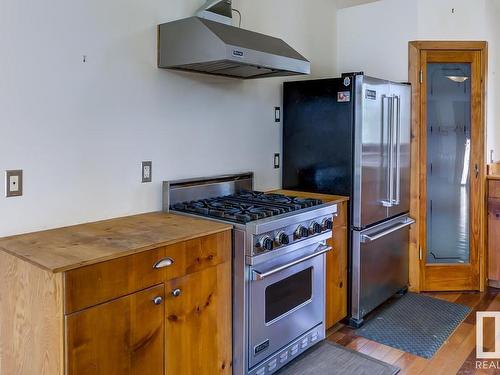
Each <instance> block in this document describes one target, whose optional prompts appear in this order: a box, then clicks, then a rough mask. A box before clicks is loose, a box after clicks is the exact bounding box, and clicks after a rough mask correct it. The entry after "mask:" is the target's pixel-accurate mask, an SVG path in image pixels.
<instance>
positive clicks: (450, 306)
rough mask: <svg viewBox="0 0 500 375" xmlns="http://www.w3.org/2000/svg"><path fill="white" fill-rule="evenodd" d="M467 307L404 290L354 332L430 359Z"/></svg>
mask: <svg viewBox="0 0 500 375" xmlns="http://www.w3.org/2000/svg"><path fill="white" fill-rule="evenodd" d="M470 312H471V309H470V308H469V307H467V306H464V305H460V304H458V303H452V302H448V301H443V300H440V299H437V298H432V297H428V296H424V295H422V294H415V293H408V294H406V295H404V296H402V297H401V298H399V299H394V300H392V301H389V302H388V303H387V304H386V305H385V306H382V307H381V308H380V310H378V311H375V313H373V314H372V315H371V316H369V317H368V319H367V320H366V322H365V324H364V326H362V327H361V328H359V329H357V330H356V335H358V336H362V337H365V338H367V339H369V340H373V341H376V342H378V343H381V344H385V345H388V346H392V347H393V348H396V349H400V350H403V351H405V352H408V353H412V354H415V355H418V356H420V357H424V358H427V359H428V358H432V357H433V356H434V354H435V353H436V352H437V351H438V350H439V348H440V347H441V346H442V345H443V344H444V343H445V342H446V340H447V339H448V337H449V336H450V335H451V334H452V333H453V332H454V331H455V329H456V328H457V327H458V325H459V324H460V323H462V321H463V320H464V319H465V318H466V317H467V315H469V313H470Z"/></svg>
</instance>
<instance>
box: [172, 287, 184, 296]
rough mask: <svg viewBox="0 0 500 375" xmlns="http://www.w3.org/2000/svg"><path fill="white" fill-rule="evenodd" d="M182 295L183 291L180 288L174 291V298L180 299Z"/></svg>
mask: <svg viewBox="0 0 500 375" xmlns="http://www.w3.org/2000/svg"><path fill="white" fill-rule="evenodd" d="M181 294H182V291H181V290H180V289H179V288H177V289H174V290H172V295H173V296H174V297H179V296H180V295H181Z"/></svg>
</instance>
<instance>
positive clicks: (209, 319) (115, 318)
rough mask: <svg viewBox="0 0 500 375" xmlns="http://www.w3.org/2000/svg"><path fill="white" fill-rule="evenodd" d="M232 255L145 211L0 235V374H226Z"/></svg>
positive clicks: (213, 232)
mask: <svg viewBox="0 0 500 375" xmlns="http://www.w3.org/2000/svg"><path fill="white" fill-rule="evenodd" d="M152 241H153V242H152ZM154 244H157V246H154ZM30 246H35V247H37V251H33V256H32V255H31V254H30V252H31V248H30ZM134 248H137V249H141V250H138V251H137V252H133V249H134ZM124 252H125V254H126V255H121V254H123V253H124ZM130 252H132V253H130ZM27 254H29V256H28V255H27ZM231 254H232V230H231V226H228V225H225V224H220V223H215V222H208V221H205V220H198V219H193V218H188V217H183V216H178V215H169V214H156V213H154V214H145V215H138V216H135V217H129V218H123V219H114V220H112V221H105V222H100V223H90V224H83V225H81V226H75V227H68V228H62V229H59V230H54V231H47V232H40V233H34V234H29V235H22V236H19V237H12V238H7V239H0V374H2V375H3V374H19V375H32V374H37V375H129V374H130V375H143V374H147V375H170V374H183V375H184V374H187V375H189V374H193V375H194V374H230V373H231V371H232V367H231V361H232V331H231V328H232V322H231V314H232V299H231V292H232V291H231V285H232V284H231V258H232V257H231ZM96 256H99V257H100V258H99V259H102V260H100V261H96V260H95V259H97V258H94V257H96ZM101 257H102V258H101ZM159 263H161V264H162V265H163V267H156V266H157V265H158V264H159ZM50 267H51V268H50Z"/></svg>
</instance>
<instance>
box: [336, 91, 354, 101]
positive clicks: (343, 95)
mask: <svg viewBox="0 0 500 375" xmlns="http://www.w3.org/2000/svg"><path fill="white" fill-rule="evenodd" d="M350 101H351V92H350V91H340V92H338V93H337V102H339V103H345V102H350Z"/></svg>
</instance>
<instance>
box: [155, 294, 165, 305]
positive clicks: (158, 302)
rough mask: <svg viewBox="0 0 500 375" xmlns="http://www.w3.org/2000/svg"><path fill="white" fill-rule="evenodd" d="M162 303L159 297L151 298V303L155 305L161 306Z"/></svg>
mask: <svg viewBox="0 0 500 375" xmlns="http://www.w3.org/2000/svg"><path fill="white" fill-rule="evenodd" d="M162 302H163V298H162V297H160V296H158V297H155V298H153V303H154V304H155V305H161V303H162Z"/></svg>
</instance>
